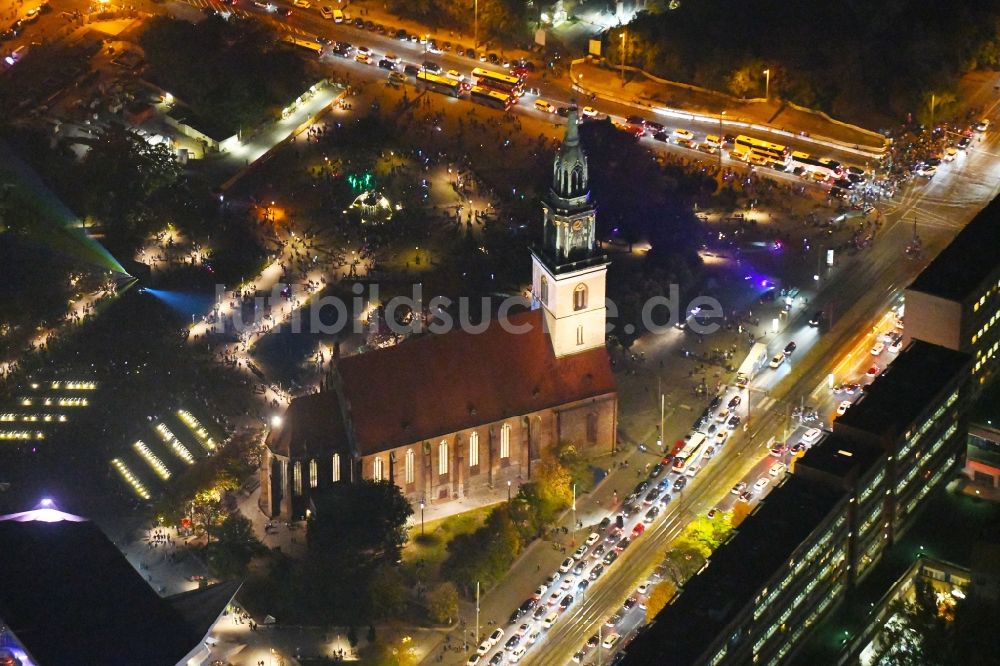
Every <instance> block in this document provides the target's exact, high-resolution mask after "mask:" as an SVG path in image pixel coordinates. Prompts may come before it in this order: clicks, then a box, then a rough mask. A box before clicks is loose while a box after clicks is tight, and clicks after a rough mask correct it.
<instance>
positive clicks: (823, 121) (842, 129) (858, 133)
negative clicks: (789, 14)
mask: <svg viewBox="0 0 1000 666" xmlns="http://www.w3.org/2000/svg"><path fill="white" fill-rule="evenodd" d="M628 69H629V68H626V70H628ZM570 77H571V78H572V81H573V83H574V84H575V85H576V86H577V87H578V88H580V89H582V90H584V91H586V92H592V93H596V94H597V95H598V96H600V97H602V98H605V99H613V100H615V101H619V102H622V103H625V104H631V105H633V106H640V107H641V106H645V107H652V106H658V107H665V108H668V109H671V110H677V111H680V112H686V113H692V114H701V115H707V116H711V117H712V118H714V119H718V118H719V117H720V116H722V114H725V118H724V120H725V122H727V123H728V122H734V123H748V124H754V125H767V126H769V127H771V128H773V129H774V130H777V131H780V132H788V133H791V134H795V135H798V136H800V137H802V138H808V139H812V140H817V141H830V142H835V143H839V144H843V146H848V147H849V146H854V147H855V148H856V149H858V150H864V151H866V152H878V153H881V152H882V151H883V150H884V147H885V145H886V140H885V139H884V138H883V137H882V136H881V135H879V134H877V133H875V132H871V131H869V130H865V129H863V128H860V127H856V126H854V125H849V124H847V123H843V122H840V121H838V120H834V119H832V118H829V117H828V116H826V115H825V114H823V113H820V112H816V111H810V110H807V109H802V108H799V107H795V106H793V105H790V104H786V103H783V102H781V101H779V100H767V101H765V100H763V99H756V100H739V99H736V98H733V97H730V96H728V95H725V94H722V93H718V92H713V91H710V90H705V89H702V88H696V87H694V86H687V85H684V84H679V83H673V82H670V81H663V80H654V79H651V78H649V77H648V76H647V75H645V74H643V73H642V72H638V71H626V75H625V80H626V83H625V84H624V85H622V80H621V73H620V70H618V69H615V68H613V67H611V66H601V65H599V64H597V63H595V62H593V61H590V60H587V59H584V60H578V61H575V62H574V63H573V64H572V65H571V67H570ZM712 118H710V119H712Z"/></svg>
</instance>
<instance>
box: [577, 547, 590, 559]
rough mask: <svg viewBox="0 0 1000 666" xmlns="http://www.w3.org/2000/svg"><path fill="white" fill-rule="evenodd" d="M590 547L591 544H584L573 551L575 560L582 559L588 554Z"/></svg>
mask: <svg viewBox="0 0 1000 666" xmlns="http://www.w3.org/2000/svg"><path fill="white" fill-rule="evenodd" d="M589 547H590V546H588V545H587V544H582V545H581V546H580V547H579V548H577V549H576V550H575V551H573V559H574V560H579V559H581V558H582V557H583V556H584V555H586V554H587V549H588V548H589Z"/></svg>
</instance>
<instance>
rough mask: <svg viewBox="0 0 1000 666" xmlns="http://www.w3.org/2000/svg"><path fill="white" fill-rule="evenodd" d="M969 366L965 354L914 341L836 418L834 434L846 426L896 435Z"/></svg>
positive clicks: (921, 341)
mask: <svg viewBox="0 0 1000 666" xmlns="http://www.w3.org/2000/svg"><path fill="white" fill-rule="evenodd" d="M968 363H969V356H968V354H964V353H962V352H957V351H954V350H951V349H947V348H945V347H940V346H938V345H934V344H931V343H929V342H924V341H923V340H914V341H913V342H911V343H910V344H909V345H908V346H907V347H906V349H904V350H903V351H902V352H900V353H899V356H898V357H897V358H896V360H895V361H893V362H892V364H891V365H889V366H888V367H887V368H886V369H885V371H884V372H883V373H882V374H881V375H879V376H878V377H876V378H875V381H873V382H872V383H871V385H869V386H868V389H867V390H866V391H865V392H864V393H863V394H862V396H861V399H860V400H858V401H857V402H855V403H854V405H853V406H852V407H851V408H850V409H848V410H847V412H846V413H845V414H844V415H843V416H840V417H838V418H837V420H836V421H835V422H834V426H833V428H834V432H836V431H837V426H847V427H850V428H856V429H858V430H862V431H865V432H869V433H872V434H874V435H889V436H891V437H895V436H897V435H899V434H900V433H902V432H903V431H905V430H906V429H907V428H908V427H909V426H910V425H912V424H913V422H914V421H915V420H916V419H917V417H918V416H920V414H921V413H923V412H924V411H925V410H926V409H927V406H928V404H929V403H930V401H931V400H933V399H934V398H935V397H936V396H937V395H938V394H940V393H941V392H942V391H943V390H944V389H945V388H946V387H947V386H948V385H949V384H951V383H952V382H953V381H954V380H955V378H956V377H958V376H960V375H964V374H966V366H967V365H968Z"/></svg>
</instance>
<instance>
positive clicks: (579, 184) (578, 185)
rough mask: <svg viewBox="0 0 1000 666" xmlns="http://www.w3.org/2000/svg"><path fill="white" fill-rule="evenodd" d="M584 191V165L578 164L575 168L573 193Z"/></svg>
mask: <svg viewBox="0 0 1000 666" xmlns="http://www.w3.org/2000/svg"><path fill="white" fill-rule="evenodd" d="M581 189H583V165H582V164H577V165H576V166H575V167H573V192H578V191H579V190H581Z"/></svg>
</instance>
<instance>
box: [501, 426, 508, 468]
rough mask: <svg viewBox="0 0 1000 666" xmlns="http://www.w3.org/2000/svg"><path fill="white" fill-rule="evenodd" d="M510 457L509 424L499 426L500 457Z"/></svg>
mask: <svg viewBox="0 0 1000 666" xmlns="http://www.w3.org/2000/svg"><path fill="white" fill-rule="evenodd" d="M504 458H510V424H509V423H504V424H503V425H502V426H501V427H500V459H501V460H503V459H504Z"/></svg>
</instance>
